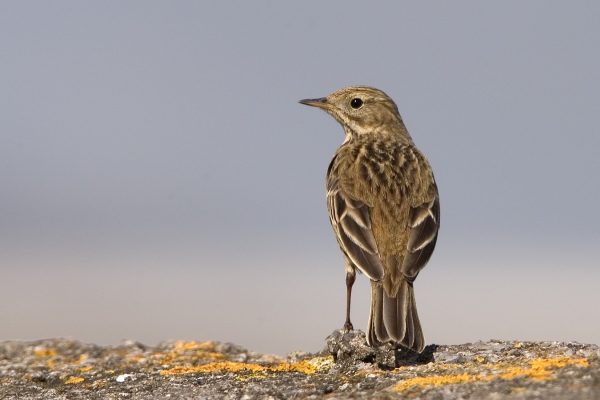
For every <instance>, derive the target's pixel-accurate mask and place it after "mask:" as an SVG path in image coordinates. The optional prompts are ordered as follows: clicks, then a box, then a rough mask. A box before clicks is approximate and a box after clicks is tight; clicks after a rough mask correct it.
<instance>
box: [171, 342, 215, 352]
mask: <svg viewBox="0 0 600 400" xmlns="http://www.w3.org/2000/svg"><path fill="white" fill-rule="evenodd" d="M214 348H215V344H214V342H210V341H208V342H195V341H186V340H178V341H176V342H175V351H178V352H183V351H187V350H204V351H212V350H213V349H214Z"/></svg>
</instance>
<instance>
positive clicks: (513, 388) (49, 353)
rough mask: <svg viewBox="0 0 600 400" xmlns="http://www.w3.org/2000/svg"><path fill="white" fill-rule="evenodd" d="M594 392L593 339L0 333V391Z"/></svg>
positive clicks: (88, 394)
mask: <svg viewBox="0 0 600 400" xmlns="http://www.w3.org/2000/svg"><path fill="white" fill-rule="evenodd" d="M305 398H308V399H316V398H327V399H345V398H352V399H363V398H364V399H436V400H438V399H439V400H442V399H494V400H495V399H561V400H562V399H565V400H569V399H573V400H575V399H577V400H579V399H590V400H591V399H600V350H599V348H598V346H595V345H583V344H579V343H559V342H519V341H513V342H507V341H500V340H491V341H487V342H477V343H468V344H463V345H453V346H444V345H430V346H428V347H427V348H426V350H425V351H424V353H423V354H421V355H418V354H414V353H412V354H410V353H407V352H405V351H400V352H398V351H395V350H394V349H393V348H392V347H391V346H383V347H381V348H379V349H372V348H369V347H368V346H366V343H365V336H364V333H363V332H360V331H352V332H342V331H335V332H334V333H333V334H332V335H330V336H329V337H328V338H327V345H326V348H325V349H324V350H323V351H322V352H320V353H316V354H310V353H292V354H290V355H289V356H288V357H287V358H280V357H277V356H271V355H264V354H257V353H253V352H250V351H248V350H246V349H244V348H241V347H239V346H236V345H233V344H230V343H219V342H185V341H178V342H169V343H163V344H160V345H158V346H156V347H148V346H144V345H142V344H140V343H136V342H126V343H124V344H122V345H120V346H116V347H101V346H97V345H91V344H84V343H80V342H77V341H72V340H63V339H52V340H41V341H36V342H3V343H0V399H248V400H250V399H305Z"/></svg>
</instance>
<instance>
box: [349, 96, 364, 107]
mask: <svg viewBox="0 0 600 400" xmlns="http://www.w3.org/2000/svg"><path fill="white" fill-rule="evenodd" d="M362 106H363V101H362V100H361V99H359V98H358V97H355V98H353V99H352V100H350V107H352V108H354V109H355V110H358V109H359V108H361V107H362Z"/></svg>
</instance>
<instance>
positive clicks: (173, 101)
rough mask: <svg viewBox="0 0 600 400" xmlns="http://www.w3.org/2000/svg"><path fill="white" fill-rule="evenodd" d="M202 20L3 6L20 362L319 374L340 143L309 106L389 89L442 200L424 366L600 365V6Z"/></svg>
mask: <svg viewBox="0 0 600 400" xmlns="http://www.w3.org/2000/svg"><path fill="white" fill-rule="evenodd" d="M204 3H205V2H197V1H173V2H162V1H129V2H100V1H97V2H82V1H70V2H67V1H53V2H43V1H37V2H36V1H28V2H22V1H12V2H11V1H4V2H1V3H0V93H1V95H0V270H1V273H0V340H7V339H39V338H45V337H56V336H67V337H73V338H77V339H80V340H84V341H93V342H98V343H102V344H115V343H118V342H119V341H120V340H122V339H125V338H130V339H135V340H139V341H142V342H145V343H148V344H153V343H156V342H158V341H160V340H166V339H198V340H208V339H214V340H223V341H234V342H236V343H239V344H242V345H244V346H247V347H249V348H251V349H253V350H257V351H263V352H272V353H280V354H283V353H285V352H288V351H291V350H297V349H303V350H318V349H319V348H320V347H321V346H322V345H323V338H324V337H325V336H326V335H328V334H329V333H330V332H331V331H332V330H333V329H335V328H339V327H341V325H342V323H343V319H344V295H345V286H344V270H343V262H342V257H341V254H340V252H339V250H338V248H337V244H336V242H335V239H334V237H333V234H332V232H331V229H330V226H329V222H328V218H327V212H326V207H325V198H324V196H325V194H324V175H325V170H326V168H327V165H328V163H329V160H330V158H331V156H332V154H333V152H334V151H335V149H336V147H337V146H338V145H339V144H340V143H341V142H342V140H343V133H342V130H341V128H340V127H339V126H337V124H336V122H335V121H334V120H333V119H332V118H330V117H329V116H327V115H326V114H324V113H323V112H320V111H318V110H314V109H309V108H307V107H304V106H301V105H299V104H297V100H298V99H301V98H306V97H318V96H323V95H326V94H328V93H330V92H331V91H333V90H335V89H338V88H340V87H343V86H346V85H350V84H368V85H372V86H376V87H379V88H382V89H384V90H385V91H386V92H388V94H390V95H391V96H392V97H393V98H394V99H395V100H396V102H397V103H398V106H399V108H400V110H401V113H402V115H403V118H404V120H405V122H406V124H407V126H408V128H409V130H410V132H411V133H412V136H413V138H414V140H415V142H416V143H417V144H418V146H419V147H420V148H421V149H422V150H423V151H424V152H425V153H426V154H427V156H428V157H429V160H430V161H431V163H432V164H433V167H434V169H435V173H436V177H437V180H438V183H439V188H440V193H441V201H442V228H441V232H440V237H439V240H438V247H437V250H436V252H435V254H434V256H433V258H432V260H431V262H430V264H429V266H428V267H427V268H426V269H425V270H424V271H423V273H422V274H421V275H420V276H419V279H418V280H417V282H416V284H415V286H416V294H417V300H418V305H419V313H420V316H421V320H422V322H423V325H424V330H425V334H426V339H427V340H428V342H435V343H461V342H467V341H474V340H478V339H489V338H503V339H529V340H577V341H582V342H595V343H600V318H599V316H600V315H599V314H600V312H599V311H598V305H599V304H600V291H599V287H600V271H599V269H598V259H599V256H600V249H599V247H600V231H599V228H598V226H599V223H600V214H599V212H598V204H599V202H600V183H599V176H598V175H599V172H600V160H599V158H598V152H599V149H600V135H599V133H600V132H599V129H598V117H599V116H600V98H599V93H600V51H599V49H600V23H599V22H598V21H600V3H598V2H593V1H574V2H558V1H530V2H521V1H505V2H501V3H499V2H498V3H495V4H490V3H485V4H484V3H481V2H479V1H469V2H465V1H458V2H451V3H450V2H427V4H424V3H425V2H410V3H409V2H392V1H390V2H369V3H367V2H350V1H329V2H322V1H312V2H308V1H304V2H296V3H289V2H285V3H284V2H277V1H254V2H246V1H239V2H214V3H212V4H211V5H208V4H204ZM206 3H208V2H206ZM368 297H369V289H368V284H367V282H366V279H364V277H360V279H359V283H358V284H357V285H356V288H355V297H354V307H353V319H354V322H355V326H356V327H360V328H362V329H364V328H365V326H366V321H367V316H368V305H369V298H368Z"/></svg>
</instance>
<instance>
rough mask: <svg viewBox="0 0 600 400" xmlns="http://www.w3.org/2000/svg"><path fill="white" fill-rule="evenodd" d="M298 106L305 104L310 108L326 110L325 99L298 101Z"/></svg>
mask: <svg viewBox="0 0 600 400" xmlns="http://www.w3.org/2000/svg"><path fill="white" fill-rule="evenodd" d="M299 103H300V104H305V105H307V106H311V107H318V108H327V105H328V104H327V97H321V98H318V99H304V100H300V101H299Z"/></svg>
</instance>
